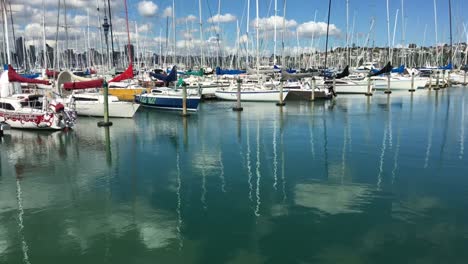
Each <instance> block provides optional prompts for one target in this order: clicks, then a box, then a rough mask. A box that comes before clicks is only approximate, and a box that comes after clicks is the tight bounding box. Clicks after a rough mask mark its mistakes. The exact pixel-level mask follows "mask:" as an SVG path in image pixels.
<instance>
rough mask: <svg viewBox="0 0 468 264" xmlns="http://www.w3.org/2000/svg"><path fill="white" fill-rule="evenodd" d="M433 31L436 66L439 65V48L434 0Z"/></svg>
mask: <svg viewBox="0 0 468 264" xmlns="http://www.w3.org/2000/svg"><path fill="white" fill-rule="evenodd" d="M434 30H435V41H436V43H435V47H436V64H438V63H439V47H438V45H439V44H438V42H439V40H438V38H437V5H436V0H434Z"/></svg>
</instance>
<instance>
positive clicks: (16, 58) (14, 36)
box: [5, 1, 24, 67]
mask: <svg viewBox="0 0 468 264" xmlns="http://www.w3.org/2000/svg"><path fill="white" fill-rule="evenodd" d="M8 4H9V6H10V21H11V33H12V34H13V49H14V50H15V53H17V50H18V49H17V47H16V35H15V26H14V25H15V24H14V23H13V12H11V1H8ZM5 9H6V4H5ZM23 41H24V40H23ZM15 62H16V66H17V67H19V66H20V65H19V58H18V54H16V56H15Z"/></svg>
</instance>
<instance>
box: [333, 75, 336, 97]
mask: <svg viewBox="0 0 468 264" xmlns="http://www.w3.org/2000/svg"><path fill="white" fill-rule="evenodd" d="M335 87H336V76H333V86H332V95H333V96H335V94H336V88H335Z"/></svg>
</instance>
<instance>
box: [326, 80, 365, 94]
mask: <svg viewBox="0 0 468 264" xmlns="http://www.w3.org/2000/svg"><path fill="white" fill-rule="evenodd" d="M372 88H373V86H372V84H371V87H370V91H371V92H372ZM335 92H336V93H337V94H365V93H367V82H366V84H360V83H349V84H336V85H335Z"/></svg>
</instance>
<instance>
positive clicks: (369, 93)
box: [365, 77, 372, 96]
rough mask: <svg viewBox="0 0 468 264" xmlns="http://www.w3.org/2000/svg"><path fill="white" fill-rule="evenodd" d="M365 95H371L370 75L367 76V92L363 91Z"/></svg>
mask: <svg viewBox="0 0 468 264" xmlns="http://www.w3.org/2000/svg"><path fill="white" fill-rule="evenodd" d="M365 95H366V96H372V92H371V77H367V93H365Z"/></svg>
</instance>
